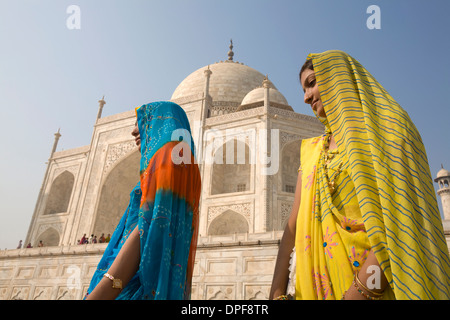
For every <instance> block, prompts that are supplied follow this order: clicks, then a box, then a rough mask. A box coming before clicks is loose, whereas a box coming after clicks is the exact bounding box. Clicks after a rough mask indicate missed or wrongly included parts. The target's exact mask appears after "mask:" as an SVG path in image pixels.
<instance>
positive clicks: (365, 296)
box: [353, 281, 381, 300]
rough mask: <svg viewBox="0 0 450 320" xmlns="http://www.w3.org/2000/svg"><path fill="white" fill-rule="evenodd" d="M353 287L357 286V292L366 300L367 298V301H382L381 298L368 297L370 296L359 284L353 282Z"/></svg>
mask: <svg viewBox="0 0 450 320" xmlns="http://www.w3.org/2000/svg"><path fill="white" fill-rule="evenodd" d="M353 285H354V286H355V288H356V291H358V293H359V294H360V295H362V296H363V297H364V298H366V299H367V300H380V299H381V297H379V298H377V297H373V296H370V295H368V294H367V293H365V292H364V291H362V290H361V288H360V287H358V284H357V283H356V281H353Z"/></svg>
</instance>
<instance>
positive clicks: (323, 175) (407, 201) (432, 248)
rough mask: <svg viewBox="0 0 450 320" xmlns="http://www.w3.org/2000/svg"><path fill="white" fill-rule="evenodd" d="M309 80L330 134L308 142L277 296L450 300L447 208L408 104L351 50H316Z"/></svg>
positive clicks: (306, 74) (310, 100) (303, 78)
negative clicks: (438, 198)
mask: <svg viewBox="0 0 450 320" xmlns="http://www.w3.org/2000/svg"><path fill="white" fill-rule="evenodd" d="M397 78H398V79H401V77H397ZM300 82H301V85H302V87H303V90H304V100H305V103H307V104H310V105H311V107H312V109H313V111H314V112H315V114H316V116H317V117H318V118H319V120H320V121H321V122H322V123H323V124H324V126H325V134H323V135H322V136H320V137H316V138H311V139H305V140H303V141H302V146H301V167H300V169H299V174H298V181H297V188H296V192H295V200H294V205H293V209H292V211H291V215H290V218H289V221H288V224H287V226H286V229H285V231H284V235H283V238H282V240H281V243H280V248H279V253H278V258H277V262H276V267H275V273H274V277H273V283H272V289H271V292H270V298H271V299H287V298H289V296H291V297H294V298H296V299H368V300H378V299H449V298H450V290H449V283H450V278H449V277H450V262H449V255H448V247H447V243H446V240H445V237H444V233H443V228H442V221H441V216H440V213H439V209H438V205H437V201H436V196H435V192H434V188H433V183H432V178H431V174H430V169H429V165H428V160H427V156H426V153H425V148H424V145H423V143H422V140H421V137H420V134H419V132H418V131H417V129H416V127H415V126H414V124H413V123H412V121H411V119H410V118H409V116H408V114H407V113H406V111H405V110H403V109H402V108H401V107H400V105H398V103H397V102H396V101H395V100H394V99H393V98H392V97H391V96H390V95H389V94H388V93H387V92H386V90H385V89H384V88H383V87H382V86H381V85H380V84H379V83H378V82H377V81H376V80H375V78H374V77H373V76H372V75H371V74H370V73H369V72H368V71H367V70H366V69H364V67H363V66H362V65H361V64H360V63H359V62H358V61H356V60H355V59H353V58H352V57H351V56H349V55H348V54H346V53H344V52H342V51H327V52H324V53H319V54H310V55H309V56H308V59H307V61H306V62H305V64H304V66H303V67H302V69H301V72H300ZM293 248H294V250H293ZM290 262H291V263H290ZM290 271H291V272H290Z"/></svg>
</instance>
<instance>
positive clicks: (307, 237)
mask: <svg viewBox="0 0 450 320" xmlns="http://www.w3.org/2000/svg"><path fill="white" fill-rule="evenodd" d="M305 239H306V248H305V251H307V250H308V249H309V248H311V236H309V235H308V236H306V237H305Z"/></svg>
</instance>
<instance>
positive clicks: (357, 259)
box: [348, 247, 367, 270]
mask: <svg viewBox="0 0 450 320" xmlns="http://www.w3.org/2000/svg"><path fill="white" fill-rule="evenodd" d="M348 258H349V260H350V262H351V264H352V268H353V269H354V270H359V269H360V268H361V266H362V265H363V263H364V261H366V259H367V249H366V250H364V252H363V253H362V254H360V253H359V252H358V253H356V250H355V247H352V254H351V255H350V256H349V257H348Z"/></svg>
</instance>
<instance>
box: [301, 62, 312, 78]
mask: <svg viewBox="0 0 450 320" xmlns="http://www.w3.org/2000/svg"><path fill="white" fill-rule="evenodd" d="M306 69H309V70H312V71H314V66H313V63H312V59H308V60H306V61H305V63H304V64H303V66H302V68H301V69H300V73H299V74H298V77H299V79H301V77H302V73H303V71H305V70H306Z"/></svg>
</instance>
